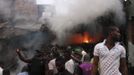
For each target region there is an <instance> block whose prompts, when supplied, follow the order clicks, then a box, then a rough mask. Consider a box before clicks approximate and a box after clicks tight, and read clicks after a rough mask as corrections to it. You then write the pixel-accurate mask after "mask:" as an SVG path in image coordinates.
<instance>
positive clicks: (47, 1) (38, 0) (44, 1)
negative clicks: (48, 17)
mask: <svg viewBox="0 0 134 75" xmlns="http://www.w3.org/2000/svg"><path fill="white" fill-rule="evenodd" d="M36 3H37V4H53V3H54V0H36Z"/></svg>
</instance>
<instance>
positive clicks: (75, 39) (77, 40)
mask: <svg viewBox="0 0 134 75" xmlns="http://www.w3.org/2000/svg"><path fill="white" fill-rule="evenodd" d="M70 39H71V40H70V42H71V43H73V44H81V43H93V42H94V38H93V37H91V36H90V35H89V33H88V32H84V33H83V34H75V35H73V36H72V37H71V38H70Z"/></svg>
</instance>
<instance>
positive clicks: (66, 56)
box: [64, 50, 71, 60]
mask: <svg viewBox="0 0 134 75" xmlns="http://www.w3.org/2000/svg"><path fill="white" fill-rule="evenodd" d="M64 58H65V60H69V59H71V51H70V50H65V51H64Z"/></svg>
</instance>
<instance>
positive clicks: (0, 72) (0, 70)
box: [0, 67, 3, 75]
mask: <svg viewBox="0 0 134 75" xmlns="http://www.w3.org/2000/svg"><path fill="white" fill-rule="evenodd" d="M0 75H3V69H2V68H1V67H0Z"/></svg>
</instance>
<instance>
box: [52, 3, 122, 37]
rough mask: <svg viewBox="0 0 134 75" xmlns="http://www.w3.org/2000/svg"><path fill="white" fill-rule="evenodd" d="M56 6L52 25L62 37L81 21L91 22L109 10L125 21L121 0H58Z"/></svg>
mask: <svg viewBox="0 0 134 75" xmlns="http://www.w3.org/2000/svg"><path fill="white" fill-rule="evenodd" d="M54 7H55V12H53V17H51V18H50V23H51V24H50V25H51V26H50V27H51V30H53V31H54V32H55V33H56V35H57V36H58V38H60V39H61V38H63V36H66V34H67V32H66V31H70V30H71V29H72V28H74V27H79V24H81V23H84V24H89V23H91V22H93V21H94V20H96V18H97V17H100V16H103V15H105V14H109V12H113V13H114V14H115V16H116V17H115V18H113V19H115V20H116V21H118V22H120V23H121V22H124V12H123V7H122V3H121V0H56V1H55V3H54Z"/></svg>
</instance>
